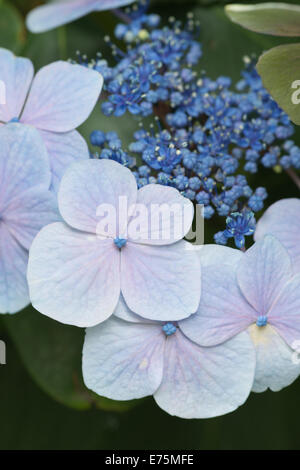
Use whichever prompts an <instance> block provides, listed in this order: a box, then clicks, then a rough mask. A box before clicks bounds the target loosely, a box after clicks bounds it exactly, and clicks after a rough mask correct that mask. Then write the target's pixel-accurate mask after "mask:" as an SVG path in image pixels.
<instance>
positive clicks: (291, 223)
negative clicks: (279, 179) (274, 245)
mask: <svg viewBox="0 0 300 470" xmlns="http://www.w3.org/2000/svg"><path fill="white" fill-rule="evenodd" d="M266 234H271V235H274V236H275V237H276V238H278V240H280V241H281V243H282V244H283V245H284V246H285V248H286V249H287V251H288V252H289V254H290V256H291V259H292V262H293V266H294V269H295V272H300V199H297V198H289V199H281V200H280V201H277V202H275V203H274V204H272V205H271V206H270V207H269V208H268V209H267V210H266V212H265V213H264V214H263V216H262V217H261V218H260V219H259V221H258V223H257V226H256V231H255V235H254V239H255V240H260V239H261V238H263V237H264V236H265V235H266Z"/></svg>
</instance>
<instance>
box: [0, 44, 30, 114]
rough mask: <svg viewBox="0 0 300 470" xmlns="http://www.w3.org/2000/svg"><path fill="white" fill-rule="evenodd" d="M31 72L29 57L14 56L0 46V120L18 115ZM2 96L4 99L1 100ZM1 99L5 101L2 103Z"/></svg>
mask: <svg viewBox="0 0 300 470" xmlns="http://www.w3.org/2000/svg"><path fill="white" fill-rule="evenodd" d="M33 74H34V69H33V65H32V63H31V61H30V60H29V59H25V58H23V57H15V55H14V54H12V53H11V52H10V51H8V50H6V49H2V48H0V80H1V101H0V121H3V122H9V121H10V120H11V119H13V118H18V117H19V116H20V114H21V111H22V109H23V106H24V103H25V99H26V96H27V94H28V90H29V87H30V85H31V82H32V78H33ZM2 95H4V96H2ZM3 97H4V98H5V100H2V98H3ZM3 101H5V102H6V103H5V104H3Z"/></svg>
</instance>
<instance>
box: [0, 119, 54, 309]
mask: <svg viewBox="0 0 300 470" xmlns="http://www.w3.org/2000/svg"><path fill="white" fill-rule="evenodd" d="M0 141H1V146H0V194H1V197H0V313H16V312H17V311H19V310H21V309H22V308H24V307H25V306H26V305H27V304H29V302H30V300H29V293H28V286H27V281H26V270H27V263H28V250H29V247H30V245H31V242H32V240H33V238H34V237H35V235H36V234H37V233H38V232H39V230H40V229H41V228H42V227H43V226H44V225H47V224H49V223H51V222H54V221H56V220H59V219H60V217H59V214H58V212H57V209H56V207H57V206H56V199H55V197H54V195H53V193H52V192H50V191H49V186H50V181H51V172H50V167H49V161H48V156H47V151H46V148H45V146H44V144H43V141H42V138H41V137H40V135H39V134H38V132H37V131H36V130H35V129H33V128H31V127H29V126H21V125H20V124H8V125H7V126H2V127H1V128H0Z"/></svg>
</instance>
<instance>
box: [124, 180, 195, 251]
mask: <svg viewBox="0 0 300 470" xmlns="http://www.w3.org/2000/svg"><path fill="white" fill-rule="evenodd" d="M193 216H194V207H193V204H192V202H191V201H190V200H189V199H187V198H185V197H183V196H182V195H181V194H180V192H179V191H178V190H177V189H175V188H170V187H168V186H161V185H159V184H148V185H146V186H144V187H143V188H141V189H139V191H138V195H137V205H136V207H135V212H134V214H133V215H132V219H131V221H130V223H129V225H128V238H129V239H130V240H132V241H134V242H137V243H145V244H149V245H168V244H170V243H175V242H176V241H178V240H181V239H182V238H183V237H184V236H185V235H186V234H187V232H188V231H189V229H190V228H191V225H192V222H193Z"/></svg>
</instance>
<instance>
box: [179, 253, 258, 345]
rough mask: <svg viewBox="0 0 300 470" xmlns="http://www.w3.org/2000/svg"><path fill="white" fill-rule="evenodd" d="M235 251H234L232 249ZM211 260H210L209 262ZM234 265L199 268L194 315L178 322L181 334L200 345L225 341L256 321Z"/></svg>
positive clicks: (254, 313) (238, 259) (213, 265)
mask: <svg viewBox="0 0 300 470" xmlns="http://www.w3.org/2000/svg"><path fill="white" fill-rule="evenodd" d="M232 251H235V250H232ZM212 259H213V258H211V261H212ZM240 260H241V258H240V257H237V258H236V263H235V265H234V264H232V265H230V264H219V263H218V264H212V265H206V266H204V267H203V266H202V293H201V299H200V304H199V307H198V310H197V312H196V313H195V315H192V316H191V317H189V318H187V319H186V320H183V321H182V322H180V328H181V329H182V331H183V332H184V334H185V335H186V336H187V337H188V338H190V339H191V340H193V341H194V342H195V343H197V344H200V345H202V346H215V345H218V344H221V343H223V342H224V341H227V340H228V339H230V338H232V337H233V336H235V335H236V334H237V333H240V332H241V331H243V330H245V329H246V328H247V327H248V326H249V325H250V324H251V323H253V322H255V321H256V312H255V310H254V309H253V308H252V307H251V305H249V304H248V302H247V301H246V299H245V298H244V296H243V294H242V293H241V291H240V289H239V286H238V283H237V279H236V269H237V266H238V264H239V263H240Z"/></svg>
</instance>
